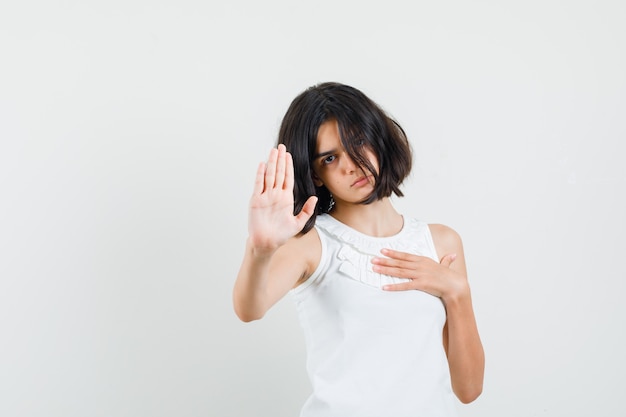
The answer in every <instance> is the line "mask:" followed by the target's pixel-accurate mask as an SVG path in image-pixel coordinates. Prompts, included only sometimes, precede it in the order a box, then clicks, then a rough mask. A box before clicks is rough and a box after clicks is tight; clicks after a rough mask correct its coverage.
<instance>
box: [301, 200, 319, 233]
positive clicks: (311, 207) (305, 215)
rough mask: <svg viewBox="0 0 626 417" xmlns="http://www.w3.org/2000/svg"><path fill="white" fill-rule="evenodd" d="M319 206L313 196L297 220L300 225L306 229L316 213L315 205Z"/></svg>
mask: <svg viewBox="0 0 626 417" xmlns="http://www.w3.org/2000/svg"><path fill="white" fill-rule="evenodd" d="M316 204H317V197H316V196H314V195H312V196H311V197H309V199H308V200H307V201H306V203H304V206H302V210H300V213H298V215H297V216H296V220H297V222H298V224H299V225H302V226H303V227H304V224H305V223H306V222H307V220H309V219H310V218H311V216H312V215H313V213H314V212H315V205H316Z"/></svg>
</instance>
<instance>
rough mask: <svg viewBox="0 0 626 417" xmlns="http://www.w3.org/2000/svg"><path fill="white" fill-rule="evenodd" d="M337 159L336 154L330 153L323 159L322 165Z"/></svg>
mask: <svg viewBox="0 0 626 417" xmlns="http://www.w3.org/2000/svg"><path fill="white" fill-rule="evenodd" d="M334 160H335V155H328V156H327V157H326V158H324V159H322V165H328V164H330V163H331V162H333V161H334Z"/></svg>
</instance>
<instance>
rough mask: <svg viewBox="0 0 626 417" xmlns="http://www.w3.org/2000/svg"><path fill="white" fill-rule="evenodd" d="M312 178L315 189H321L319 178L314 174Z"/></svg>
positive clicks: (321, 183)
mask: <svg viewBox="0 0 626 417" xmlns="http://www.w3.org/2000/svg"><path fill="white" fill-rule="evenodd" d="M312 177H313V178H312V179H313V184H315V186H316V187H321V186H322V185H324V183H323V182H322V180H320V177H318V176H317V174H316V173H315V172H314V173H313V174H312Z"/></svg>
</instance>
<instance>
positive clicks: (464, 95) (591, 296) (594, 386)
mask: <svg viewBox="0 0 626 417" xmlns="http://www.w3.org/2000/svg"><path fill="white" fill-rule="evenodd" d="M624 22H626V3H624V2H623V1H620V0H616V1H606V0H600V1H591V0H590V1H565V0H563V1H556V0H542V1H517V2H512V1H511V2H508V1H460V0H457V1H428V2H426V1H424V2H409V1H407V2H400V1H395V0H391V1H384V2H368V1H349V2H346V1H317V2H303V1H293V0H291V1H287V0H285V1H277V0H269V1H251V0H250V1H230V2H226V1H220V2H212V1H186V0H177V1H173V0H163V1H141V0H125V1H107V2H104V1H102V2H94V1H91V2H90V1H71V0H66V1H43V0H42V1H28V0H27V1H12V2H10V1H4V2H3V3H2V5H1V6H0V415H2V416H29V417H30V416H45V417H57V416H59V417H61V416H63V417H74V416H76V417H78V416H81V417H83V416H115V417H117V416H133V417H135V416H151V417H152V416H219V417H229V416H232V417H242V416H246V417H247V416H261V417H293V416H297V415H298V411H299V408H300V406H301V405H302V403H303V401H304V400H305V398H306V397H307V395H308V393H309V385H308V382H307V379H306V374H305V363H304V360H305V354H304V351H303V348H304V343H303V337H302V334H301V331H300V328H299V326H298V323H297V321H296V318H295V316H294V313H295V308H294V306H293V304H292V301H291V300H290V299H289V298H286V299H284V300H282V301H281V302H280V303H279V304H278V305H277V306H276V307H275V308H274V309H273V310H271V311H270V312H269V313H268V315H267V316H266V318H264V319H263V320H262V321H260V322H254V323H250V324H243V323H241V322H239V321H238V320H237V319H236V317H235V315H234V313H233V311H232V306H231V290H232V285H233V282H234V279H235V275H236V272H237V269H238V267H239V262H240V258H241V254H242V251H243V247H244V241H245V237H246V233H247V232H246V216H247V201H248V196H249V194H250V191H251V189H252V182H253V177H254V172H255V169H256V166H257V164H258V162H259V161H261V160H263V159H265V158H266V155H267V152H268V150H269V148H270V147H271V146H272V145H273V143H274V141H275V139H276V134H277V130H278V126H279V123H280V120H281V118H282V115H283V114H284V112H285V110H286V109H287V106H288V105H289V103H290V102H291V100H292V99H293V98H294V97H295V96H296V95H297V94H298V93H300V92H301V91H302V90H304V89H305V88H306V87H308V86H310V85H312V84H315V83H318V82H322V81H340V82H344V83H347V84H350V85H353V86H355V87H357V88H360V89H361V90H363V91H364V92H365V93H366V94H368V95H369V96H370V97H371V98H373V99H374V100H375V101H377V102H378V103H380V104H381V106H382V107H383V108H385V109H386V110H387V111H388V112H389V113H391V114H392V115H393V116H394V117H395V118H396V119H397V120H398V121H399V122H400V123H401V124H402V126H403V127H404V128H405V130H406V131H407V133H408V135H409V137H410V139H411V142H412V146H413V148H414V151H415V169H414V171H413V174H412V176H411V178H410V179H409V180H408V181H407V182H406V184H405V187H404V190H405V193H406V194H407V197H405V198H404V199H398V200H396V204H397V207H398V209H399V210H401V211H402V212H404V213H405V214H408V215H411V216H414V217H417V218H420V219H423V220H426V221H428V222H438V223H445V224H448V225H450V226H451V227H453V228H455V229H456V230H457V231H458V232H459V233H460V234H461V236H462V237H463V239H464V243H465V248H466V256H467V262H468V268H469V277H470V282H471V285H472V289H473V294H474V303H475V310H476V314H477V318H478V323H479V328H480V331H481V335H482V339H483V342H484V346H485V350H486V355H487V368H486V380H485V389H484V393H483V395H482V396H481V397H480V398H479V399H478V400H477V401H476V402H474V403H473V404H470V405H467V406H463V405H459V409H460V414H461V416H481V417H502V416H507V417H515V416H523V417H526V416H568V417H571V416H623V415H625V414H626V406H625V405H624V403H623V400H622V395H623V392H624V388H626V385H625V383H624V374H625V373H626V361H625V359H624V352H626V341H625V336H626V335H625V333H626V308H625V307H624V294H625V293H626V284H625V282H626V263H625V262H624V259H625V252H626V244H625V243H624V236H625V233H626V225H625V222H624V215H625V214H626V201H625V200H626V199H625V197H626V196H625V192H626V168H625V166H626V163H625V159H626V151H624V148H625V145H624V142H625V139H626V25H625V23H624ZM380 354H381V357H384V356H385V355H393V354H394V353H393V352H381V353H380Z"/></svg>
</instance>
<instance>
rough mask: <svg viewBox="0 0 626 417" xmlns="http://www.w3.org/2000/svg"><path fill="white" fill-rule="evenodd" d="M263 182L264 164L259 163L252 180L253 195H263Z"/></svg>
mask: <svg viewBox="0 0 626 417" xmlns="http://www.w3.org/2000/svg"><path fill="white" fill-rule="evenodd" d="M264 180H265V162H261V163H260V164H259V167H258V168H257V170H256V177H255V178H254V189H253V190H252V194H253V195H259V194H263V185H264Z"/></svg>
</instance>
